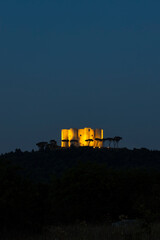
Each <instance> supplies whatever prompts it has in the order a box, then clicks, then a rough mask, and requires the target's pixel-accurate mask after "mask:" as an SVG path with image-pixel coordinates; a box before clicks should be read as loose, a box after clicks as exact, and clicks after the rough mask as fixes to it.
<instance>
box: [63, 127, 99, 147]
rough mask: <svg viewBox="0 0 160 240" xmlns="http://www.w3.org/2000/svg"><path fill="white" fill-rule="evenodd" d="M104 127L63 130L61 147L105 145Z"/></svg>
mask: <svg viewBox="0 0 160 240" xmlns="http://www.w3.org/2000/svg"><path fill="white" fill-rule="evenodd" d="M102 140H103V129H101V128H99V129H92V128H84V129H77V128H70V129H62V130H61V147H71V146H72V145H73V146H77V147H78V146H79V147H84V146H89V147H94V148H95V147H98V148H101V147H103V141H102Z"/></svg>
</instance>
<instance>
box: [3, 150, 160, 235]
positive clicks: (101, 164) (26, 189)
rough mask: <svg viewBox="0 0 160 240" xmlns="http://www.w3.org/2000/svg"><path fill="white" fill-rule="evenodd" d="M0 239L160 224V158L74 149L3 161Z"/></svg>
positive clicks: (15, 156) (153, 153)
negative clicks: (80, 227) (51, 229)
mask: <svg viewBox="0 0 160 240" xmlns="http://www.w3.org/2000/svg"><path fill="white" fill-rule="evenodd" d="M0 183H1V185H0V233H1V234H5V233H6V232H12V231H13V232H14V231H16V232H18V231H20V230H21V231H23V232H24V231H27V232H29V231H33V230H35V231H41V230H42V229H44V228H46V227H47V226H56V225H61V224H63V225H69V224H74V223H80V222H83V221H85V222H87V223H90V224H102V223H111V222H114V221H118V220H119V219H120V218H128V219H137V218H138V219H144V220H145V224H146V225H149V224H150V223H151V222H153V221H160V152H159V151H149V150H147V149H140V150H138V149H134V150H132V151H131V150H128V149H90V148H77V149H75V148H71V149H57V150H53V151H51V150H47V151H37V152H34V151H32V152H21V151H20V150H18V149H17V150H16V151H15V152H14V153H13V152H12V153H8V154H4V155H1V157H0Z"/></svg>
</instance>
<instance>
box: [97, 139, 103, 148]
mask: <svg viewBox="0 0 160 240" xmlns="http://www.w3.org/2000/svg"><path fill="white" fill-rule="evenodd" d="M95 140H96V147H98V145H99V142H102V141H103V140H102V139H101V138H95Z"/></svg>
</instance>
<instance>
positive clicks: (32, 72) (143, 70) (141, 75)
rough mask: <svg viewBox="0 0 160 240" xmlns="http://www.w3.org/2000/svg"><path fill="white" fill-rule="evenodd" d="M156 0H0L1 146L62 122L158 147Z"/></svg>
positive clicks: (35, 137) (46, 133) (24, 145)
mask: <svg viewBox="0 0 160 240" xmlns="http://www.w3.org/2000/svg"><path fill="white" fill-rule="evenodd" d="M159 94H160V1H158V0H156V1H155V0H152V1H151V0H150V1H147V0H134V1H128V0H125V1H123V0H122V1H120V0H108V1H106V0H97V1H94V0H81V1H75V0H71V1H69V0H66V1H65V0H54V1H51V0H50V1H49V0H43V1H42V0H32V1H31V0H27V1H22V0H21V1H18V0H17V1H16V0H14V1H13V0H1V1H0V112H1V114H0V123H1V124H0V152H1V153H4V152H8V151H12V150H13V151H14V150H15V148H21V149H22V150H29V151H30V150H31V149H32V148H35V149H36V145H35V144H36V143H37V142H39V141H49V140H51V139H56V140H57V141H58V143H59V144H60V131H61V128H72V127H73V128H84V127H92V128H103V129H104V137H114V136H115V135H118V136H121V137H123V141H122V142H121V144H120V146H121V147H128V148H134V147H136V148H141V147H146V148H149V149H159V150H160V107H159V103H160V101H159V98H160V97H159Z"/></svg>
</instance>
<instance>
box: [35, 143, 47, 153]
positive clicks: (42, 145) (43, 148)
mask: <svg viewBox="0 0 160 240" xmlns="http://www.w3.org/2000/svg"><path fill="white" fill-rule="evenodd" d="M47 144H48V142H38V143H37V144H36V145H37V147H38V148H39V151H44V150H45V148H46V146H47Z"/></svg>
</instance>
